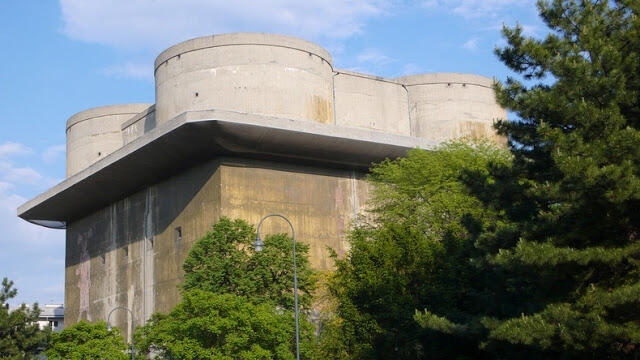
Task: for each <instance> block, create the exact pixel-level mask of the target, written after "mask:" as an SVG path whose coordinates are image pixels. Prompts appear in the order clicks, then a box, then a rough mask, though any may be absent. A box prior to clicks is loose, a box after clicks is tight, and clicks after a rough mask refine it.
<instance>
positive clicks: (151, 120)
mask: <svg viewBox="0 0 640 360" xmlns="http://www.w3.org/2000/svg"><path fill="white" fill-rule="evenodd" d="M155 127H156V106H155V105H151V106H149V107H148V108H146V109H145V110H143V111H142V112H140V113H139V114H136V115H135V116H134V117H132V118H131V119H129V120H127V121H125V122H124V123H123V124H122V125H121V128H122V144H123V145H127V144H128V143H130V142H132V141H133V140H135V139H137V138H139V137H140V136H142V135H144V134H145V133H148V132H149V131H151V130H152V129H154V128H155Z"/></svg>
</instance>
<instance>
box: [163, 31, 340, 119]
mask: <svg viewBox="0 0 640 360" xmlns="http://www.w3.org/2000/svg"><path fill="white" fill-rule="evenodd" d="M332 77H333V69H332V65H331V56H330V55H329V53H328V52H327V51H326V50H325V49H323V48H321V47H320V46H318V45H315V44H313V43H310V42H308V41H304V40H300V39H297V38H293V37H289V36H283V35H272V34H258V33H236V34H222V35H213V36H207V37H201V38H196V39H192V40H188V41H185V42H182V43H180V44H178V45H175V46H173V47H170V48H169V49H167V50H165V51H164V52H163V53H161V54H160V55H159V56H158V58H157V59H156V62H155V79H156V120H157V124H158V126H160V125H162V124H163V123H165V122H167V121H168V120H170V119H172V118H173V117H175V116H177V115H180V114H181V113H183V112H185V111H195V110H208V109H222V110H231V111H238V112H245V113H252V114H260V115H268V116H275V117H282V118H288V119H295V120H308V121H317V122H320V123H333V81H332Z"/></svg>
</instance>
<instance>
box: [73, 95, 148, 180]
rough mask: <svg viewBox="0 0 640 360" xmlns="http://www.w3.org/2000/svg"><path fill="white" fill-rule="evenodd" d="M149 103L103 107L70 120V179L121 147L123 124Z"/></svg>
mask: <svg viewBox="0 0 640 360" xmlns="http://www.w3.org/2000/svg"><path fill="white" fill-rule="evenodd" d="M148 107H149V104H124V105H109V106H101V107H96V108H92V109H88V110H85V111H81V112H79V113H77V114H75V115H73V116H72V117H71V118H69V120H68V121H67V177H70V176H72V175H74V174H76V173H78V172H80V171H82V170H84V169H86V168H87V167H89V166H90V165H91V164H93V163H94V162H96V161H98V160H99V159H101V158H103V157H105V156H106V155H108V154H110V153H112V152H114V151H115V150H117V149H119V148H120V147H122V132H121V125H122V123H124V122H125V121H127V120H129V119H130V118H131V117H133V116H134V115H136V114H138V113H139V112H141V111H143V110H145V109H146V108H148Z"/></svg>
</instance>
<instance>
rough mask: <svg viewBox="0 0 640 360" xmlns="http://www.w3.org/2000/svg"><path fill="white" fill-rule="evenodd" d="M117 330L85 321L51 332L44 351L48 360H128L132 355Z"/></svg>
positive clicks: (103, 324) (99, 323)
mask: <svg viewBox="0 0 640 360" xmlns="http://www.w3.org/2000/svg"><path fill="white" fill-rule="evenodd" d="M127 349H128V347H127V344H125V342H124V339H123V337H122V334H121V333H120V331H119V330H118V329H117V328H113V329H111V331H109V330H108V329H107V323H106V322H104V321H100V322H97V323H89V322H86V321H84V320H82V321H80V322H78V323H76V324H74V325H73V326H69V327H66V328H65V329H64V330H62V331H61V332H58V333H53V334H52V336H51V343H50V344H49V348H48V349H47V351H46V355H47V358H48V359H51V360H63V359H64V360H92V359H95V360H102V359H108V360H127V359H129V358H130V356H131V355H128V354H126V353H125V350H127Z"/></svg>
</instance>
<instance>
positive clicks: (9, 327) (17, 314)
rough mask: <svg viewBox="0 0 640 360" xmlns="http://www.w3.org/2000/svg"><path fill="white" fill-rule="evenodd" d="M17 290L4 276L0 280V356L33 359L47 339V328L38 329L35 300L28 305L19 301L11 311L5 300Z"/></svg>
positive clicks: (13, 295)
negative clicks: (17, 305) (16, 307)
mask: <svg viewBox="0 0 640 360" xmlns="http://www.w3.org/2000/svg"><path fill="white" fill-rule="evenodd" d="M17 294H18V291H17V290H16V289H15V288H14V287H13V281H10V280H9V279H7V278H4V279H3V280H2V283H1V284H0V359H35V358H36V357H37V355H38V354H39V353H40V352H41V350H42V349H44V347H46V345H47V342H48V340H49V335H50V332H49V331H48V330H44V331H43V330H40V327H39V326H38V322H37V321H38V316H39V315H40V309H39V308H38V304H34V305H33V307H32V308H28V307H27V306H26V305H25V304H22V306H20V308H18V309H15V310H13V311H9V309H8V308H7V307H6V306H5V304H6V303H7V302H8V301H9V300H11V299H12V298H14V297H15V296H16V295H17Z"/></svg>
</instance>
